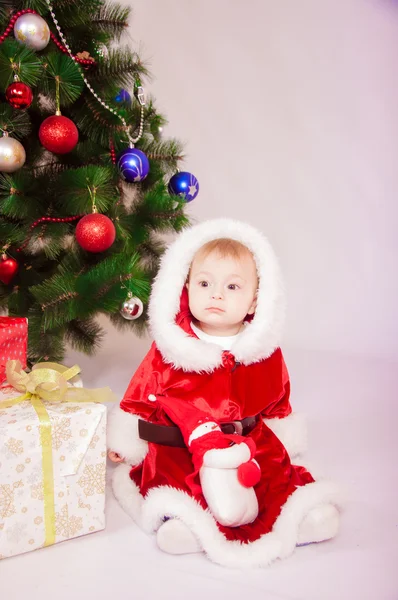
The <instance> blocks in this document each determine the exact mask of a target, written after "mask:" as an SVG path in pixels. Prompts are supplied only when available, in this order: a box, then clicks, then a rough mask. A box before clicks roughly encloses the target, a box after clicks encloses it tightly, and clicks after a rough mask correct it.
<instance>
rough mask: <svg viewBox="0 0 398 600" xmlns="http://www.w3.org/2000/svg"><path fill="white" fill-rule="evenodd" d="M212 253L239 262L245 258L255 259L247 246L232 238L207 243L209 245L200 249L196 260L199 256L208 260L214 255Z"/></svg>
mask: <svg viewBox="0 0 398 600" xmlns="http://www.w3.org/2000/svg"><path fill="white" fill-rule="evenodd" d="M212 252H217V254H219V256H221V258H234V259H236V260H239V259H240V258H243V257H244V256H251V257H252V258H253V255H252V253H251V252H250V250H249V248H248V247H247V246H245V245H244V244H242V243H241V242H238V241H237V240H232V239H230V238H218V239H216V240H211V241H210V242H207V244H204V245H203V246H202V247H201V248H199V250H198V251H197V253H196V254H195V257H194V258H196V257H197V256H200V257H201V258H206V257H207V256H209V254H212Z"/></svg>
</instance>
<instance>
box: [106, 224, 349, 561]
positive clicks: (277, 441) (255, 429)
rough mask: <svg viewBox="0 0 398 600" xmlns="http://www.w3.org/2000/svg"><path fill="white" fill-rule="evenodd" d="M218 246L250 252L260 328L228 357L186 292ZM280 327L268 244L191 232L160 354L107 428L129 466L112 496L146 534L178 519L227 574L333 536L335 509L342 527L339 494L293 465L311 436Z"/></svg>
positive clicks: (159, 319) (161, 301) (162, 313)
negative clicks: (202, 253) (230, 243)
mask: <svg viewBox="0 0 398 600" xmlns="http://www.w3.org/2000/svg"><path fill="white" fill-rule="evenodd" d="M218 238H231V239H234V240H237V241H239V242H241V243H242V244H244V245H245V246H246V247H247V248H248V249H249V250H250V251H251V252H252V254H253V257H254V260H255V263H256V267H257V272H258V278H259V285H258V294H257V305H256V310H255V314H254V317H253V318H252V320H251V321H250V322H248V323H247V324H246V326H245V328H244V330H243V332H242V333H240V334H239V335H238V336H237V337H236V339H235V340H234V341H233V343H232V346H231V348H230V349H229V350H228V351H225V350H223V348H222V347H221V346H220V345H217V344H213V343H211V342H210V343H209V341H207V340H206V341H205V340H203V339H199V338H198V336H197V335H196V334H195V332H194V330H193V328H192V315H191V314H190V311H189V306H188V299H187V293H186V288H185V282H186V279H187V275H188V272H189V268H190V265H191V262H192V259H193V257H194V255H195V253H196V252H197V251H198V250H199V248H201V247H202V246H203V245H204V244H206V243H207V242H209V241H211V240H214V239H218ZM283 317H284V298H283V288H282V284H281V277H280V273H279V268H278V264H277V260H276V257H275V255H274V252H273V250H272V248H271V247H270V245H269V243H268V241H267V240H266V238H265V237H264V236H263V235H262V234H261V233H259V232H258V231H257V230H256V229H254V228H253V227H251V226H250V225H247V224H245V223H241V222H237V221H233V220H230V219H216V220H213V221H207V222H205V223H202V224H199V225H196V226H194V227H192V228H190V229H187V230H185V231H184V232H183V233H181V234H180V235H179V236H178V238H177V239H176V241H175V242H174V243H173V244H172V245H171V246H170V247H169V249H168V250H167V251H166V252H165V254H164V256H163V258H162V261H161V266H160V270H159V273H158V275H157V277H156V280H155V282H154V285H153V289H152V294H151V300H150V304H149V319H150V326H151V332H152V335H153V338H154V343H153V345H152V347H151V349H150V351H149V352H148V354H147V356H146V357H145V358H144V360H143V362H142V363H141V365H140V366H139V368H138V370H137V372H136V373H135V375H134V376H133V378H132V380H131V382H130V384H129V387H128V389H127V391H126V393H125V396H124V398H123V399H122V401H121V404H120V407H117V409H116V410H114V411H113V412H112V413H111V415H110V419H109V431H108V445H109V448H110V449H111V450H113V451H114V452H117V453H118V454H119V455H120V456H122V457H123V458H124V463H122V464H120V465H119V466H118V467H117V468H116V469H115V472H114V476H113V490H114V494H115V496H116V498H117V499H118V501H119V502H120V504H121V505H122V507H123V508H124V509H125V511H126V512H127V513H128V514H129V515H131V517H132V518H133V519H134V521H135V522H136V523H137V524H138V525H139V526H140V527H141V528H143V529H144V530H145V531H147V532H148V533H155V532H158V533H159V532H160V529H161V528H162V527H165V525H166V523H165V518H166V519H170V518H171V519H178V520H179V521H181V522H182V523H184V524H185V526H186V527H188V528H189V530H190V531H191V532H192V534H193V535H194V536H195V538H196V539H197V540H198V544H199V546H200V548H201V549H203V551H204V552H205V553H206V554H207V556H208V557H209V558H210V559H211V560H213V561H214V562H217V563H219V564H221V565H225V566H230V567H245V566H252V567H253V566H265V565H268V564H269V563H270V562H272V561H273V560H275V559H276V558H282V557H286V556H288V555H289V554H291V553H292V552H293V550H294V548H295V546H296V545H297V544H298V543H306V542H312V541H320V540H322V539H325V537H332V536H333V535H334V534H335V532H336V527H335V526H334V525H332V531H330V527H329V529H328V527H327V523H326V530H325V529H324V531H327V533H326V534H325V533H324V532H322V527H324V526H325V523H323V522H322V520H325V518H326V516H325V515H326V514H327V511H328V509H331V514H332V517H334V518H335V514H334V513H336V509H335V508H334V507H339V505H340V499H339V491H338V489H337V487H336V486H335V485H334V484H332V483H330V482H327V481H316V482H315V481H314V479H313V477H312V476H311V474H310V473H309V472H308V471H307V470H306V469H305V468H304V467H301V466H295V465H292V463H291V458H292V457H294V456H295V455H297V454H298V453H299V452H300V451H302V450H303V449H304V444H305V428H304V426H303V423H302V421H301V419H300V418H299V416H298V415H296V414H294V413H292V409H291V406H290V402H289V395H290V384H289V376H288V372H287V369H286V366H285V363H284V360H283V356H282V353H281V350H280V348H279V344H280V338H281V330H282V324H283ZM169 434H170V435H171V437H172V438H173V440H174V442H173V443H172V445H167V444H168V441H167V440H168V438H169V437H170V435H169ZM151 436H152V437H151ZM178 436H180V440H179V441H178V442H176V439H177V438H178ZM147 440H152V441H147ZM154 440H156V441H154ZM234 441H236V443H235V444H234V445H231V444H232V443H233V442H234ZM253 458H255V461H256V462H255V463H253V460H252V459H253ZM249 463H250V464H251V466H252V467H253V464H254V465H255V466H254V467H253V469H254V470H257V469H259V471H258V473H259V476H258V477H257V476H256V474H254V479H251V475H250V473H249V483H248V482H247V481H246V482H245V481H243V480H244V477H243V480H242V478H241V477H239V469H241V468H242V464H244V465H245V466H247V465H248V464H249ZM240 474H241V472H240ZM224 475H225V477H224ZM228 478H229V479H228ZM250 481H251V483H250ZM209 482H210V483H209ZM212 482H213V483H214V488H212ZM242 483H243V485H242ZM204 486H207V489H206V490H205V489H204ZM239 490H241V491H242V495H240V491H239ZM245 494H246V495H245ZM246 502H247V503H248V504H250V510H249V511H248V513H245V514H243V512H244V511H243V512H242V511H241V508H240V506H239V503H241V505H242V503H243V504H245V503H246ZM319 509H326V513H325V511H324V512H323V513H322V510H321V511H319ZM317 511H318V512H317ZM329 512H330V511H329ZM215 515H216V516H215ZM322 515H323V516H322ZM318 526H319V531H318V532H317V531H316V528H317V527H318ZM322 536H323V537H322Z"/></svg>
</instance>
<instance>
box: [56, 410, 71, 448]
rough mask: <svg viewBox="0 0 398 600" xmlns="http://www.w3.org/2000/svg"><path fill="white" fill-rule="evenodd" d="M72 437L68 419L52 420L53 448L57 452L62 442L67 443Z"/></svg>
mask: <svg viewBox="0 0 398 600" xmlns="http://www.w3.org/2000/svg"><path fill="white" fill-rule="evenodd" d="M71 437H72V432H71V430H70V419H66V418H65V417H62V418H60V419H58V418H57V419H54V421H53V423H52V440H53V448H55V450H59V449H60V448H61V446H62V443H63V442H67V441H68V440H69V439H70V438H71Z"/></svg>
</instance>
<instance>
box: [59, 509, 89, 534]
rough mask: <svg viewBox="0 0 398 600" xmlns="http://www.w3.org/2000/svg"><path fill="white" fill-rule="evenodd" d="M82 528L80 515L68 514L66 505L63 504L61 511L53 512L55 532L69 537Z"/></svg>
mask: <svg viewBox="0 0 398 600" xmlns="http://www.w3.org/2000/svg"><path fill="white" fill-rule="evenodd" d="M82 528H83V522H82V518H81V517H76V516H75V515H69V511H68V505H67V504H64V505H63V507H62V509H61V512H60V513H59V512H58V513H55V533H56V534H57V535H62V536H63V537H67V538H70V537H72V536H74V535H76V534H77V533H79V531H81V530H82Z"/></svg>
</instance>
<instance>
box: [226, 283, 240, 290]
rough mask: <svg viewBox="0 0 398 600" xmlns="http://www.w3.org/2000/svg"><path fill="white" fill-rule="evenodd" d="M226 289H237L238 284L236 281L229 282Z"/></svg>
mask: <svg viewBox="0 0 398 600" xmlns="http://www.w3.org/2000/svg"><path fill="white" fill-rule="evenodd" d="M228 289H229V290H238V289H239V286H238V284H237V283H230V284H229V285H228Z"/></svg>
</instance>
